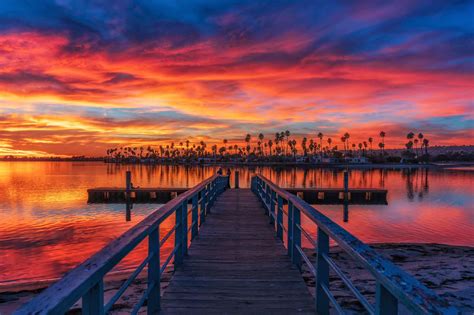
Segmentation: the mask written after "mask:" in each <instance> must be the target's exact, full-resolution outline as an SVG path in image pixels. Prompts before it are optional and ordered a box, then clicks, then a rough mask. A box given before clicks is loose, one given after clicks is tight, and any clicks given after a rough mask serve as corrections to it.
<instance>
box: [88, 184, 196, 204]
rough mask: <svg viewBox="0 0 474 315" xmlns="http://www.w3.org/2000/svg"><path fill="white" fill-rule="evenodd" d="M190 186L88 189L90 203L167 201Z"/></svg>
mask: <svg viewBox="0 0 474 315" xmlns="http://www.w3.org/2000/svg"><path fill="white" fill-rule="evenodd" d="M188 189H189V188H132V189H126V188H120V187H99V188H92V189H88V190H87V195H88V198H87V202H88V203H126V202H133V203H167V202H168V201H170V200H172V199H174V198H176V197H177V196H179V195H181V194H182V193H184V192H186V191H187V190H188Z"/></svg>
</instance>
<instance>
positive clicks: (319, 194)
mask: <svg viewBox="0 0 474 315" xmlns="http://www.w3.org/2000/svg"><path fill="white" fill-rule="evenodd" d="M187 190H188V188H158V187H154V188H132V189H128V190H127V189H126V188H119V187H100V188H92V189H88V190H87V194H88V200H87V202H89V203H127V202H132V203H167V202H168V201H170V200H172V199H174V198H176V197H177V196H179V195H180V194H182V193H184V192H186V191H187ZM285 190H286V191H288V192H289V193H291V194H293V195H297V196H298V197H300V198H301V199H303V200H304V201H306V202H308V203H310V204H314V205H318V204H319V205H323V204H326V205H328V204H344V188H285ZM347 194H348V197H347V203H348V204H364V205H367V204H387V190H385V189H371V188H359V189H348V190H347Z"/></svg>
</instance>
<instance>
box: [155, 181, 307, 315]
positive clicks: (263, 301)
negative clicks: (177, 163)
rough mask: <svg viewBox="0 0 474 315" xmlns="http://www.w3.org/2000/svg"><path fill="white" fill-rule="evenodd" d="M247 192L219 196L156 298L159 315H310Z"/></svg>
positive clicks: (294, 274) (299, 285)
mask: <svg viewBox="0 0 474 315" xmlns="http://www.w3.org/2000/svg"><path fill="white" fill-rule="evenodd" d="M264 212H265V210H264V208H263V207H262V206H261V203H260V202H259V201H258V199H257V196H256V195H255V194H253V193H252V192H251V190H250V189H231V190H227V191H225V192H224V193H223V194H222V195H221V196H220V197H219V198H218V199H217V201H216V203H215V205H214V207H213V208H212V211H211V215H210V216H208V217H207V218H206V224H204V225H203V227H202V230H200V232H199V236H198V237H197V238H196V239H194V240H193V242H192V244H191V246H190V247H189V252H188V253H189V254H188V256H187V257H185V259H184V262H183V264H182V265H181V266H180V267H178V269H177V270H176V272H175V274H174V276H173V278H172V280H171V283H170V285H169V287H168V288H167V289H166V290H165V293H164V296H163V297H162V312H163V313H164V314H175V313H179V314H199V313H200V314H223V313H226V314H244V313H247V314H248V313H252V314H255V313H262V312H263V313H262V314H268V313H272V314H293V313H299V314H304V313H310V314H314V301H313V299H312V297H311V295H310V293H309V291H308V289H307V287H306V285H305V283H304V281H303V278H302V277H301V274H300V272H299V271H298V269H297V268H296V267H295V266H294V265H292V263H291V261H290V258H289V257H288V255H287V251H286V249H285V248H284V246H283V243H282V242H281V241H280V240H279V239H278V238H277V237H276V236H275V233H274V230H273V229H272V226H271V225H270V224H269V220H268V217H267V216H264V215H263V214H264Z"/></svg>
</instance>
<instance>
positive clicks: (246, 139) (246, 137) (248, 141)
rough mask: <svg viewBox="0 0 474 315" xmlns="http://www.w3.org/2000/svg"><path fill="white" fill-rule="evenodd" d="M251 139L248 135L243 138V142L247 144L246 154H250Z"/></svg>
mask: <svg viewBox="0 0 474 315" xmlns="http://www.w3.org/2000/svg"><path fill="white" fill-rule="evenodd" d="M251 139H252V136H251V135H250V134H249V133H248V134H247V135H246V136H245V142H246V143H247V147H248V149H247V152H250V140H251Z"/></svg>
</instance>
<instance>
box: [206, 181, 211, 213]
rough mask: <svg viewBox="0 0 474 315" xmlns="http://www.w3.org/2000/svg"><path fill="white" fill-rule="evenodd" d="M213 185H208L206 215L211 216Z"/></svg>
mask: <svg viewBox="0 0 474 315" xmlns="http://www.w3.org/2000/svg"><path fill="white" fill-rule="evenodd" d="M211 198H212V196H211V184H210V183H209V184H207V185H206V215H208V214H209V212H210V209H211Z"/></svg>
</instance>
